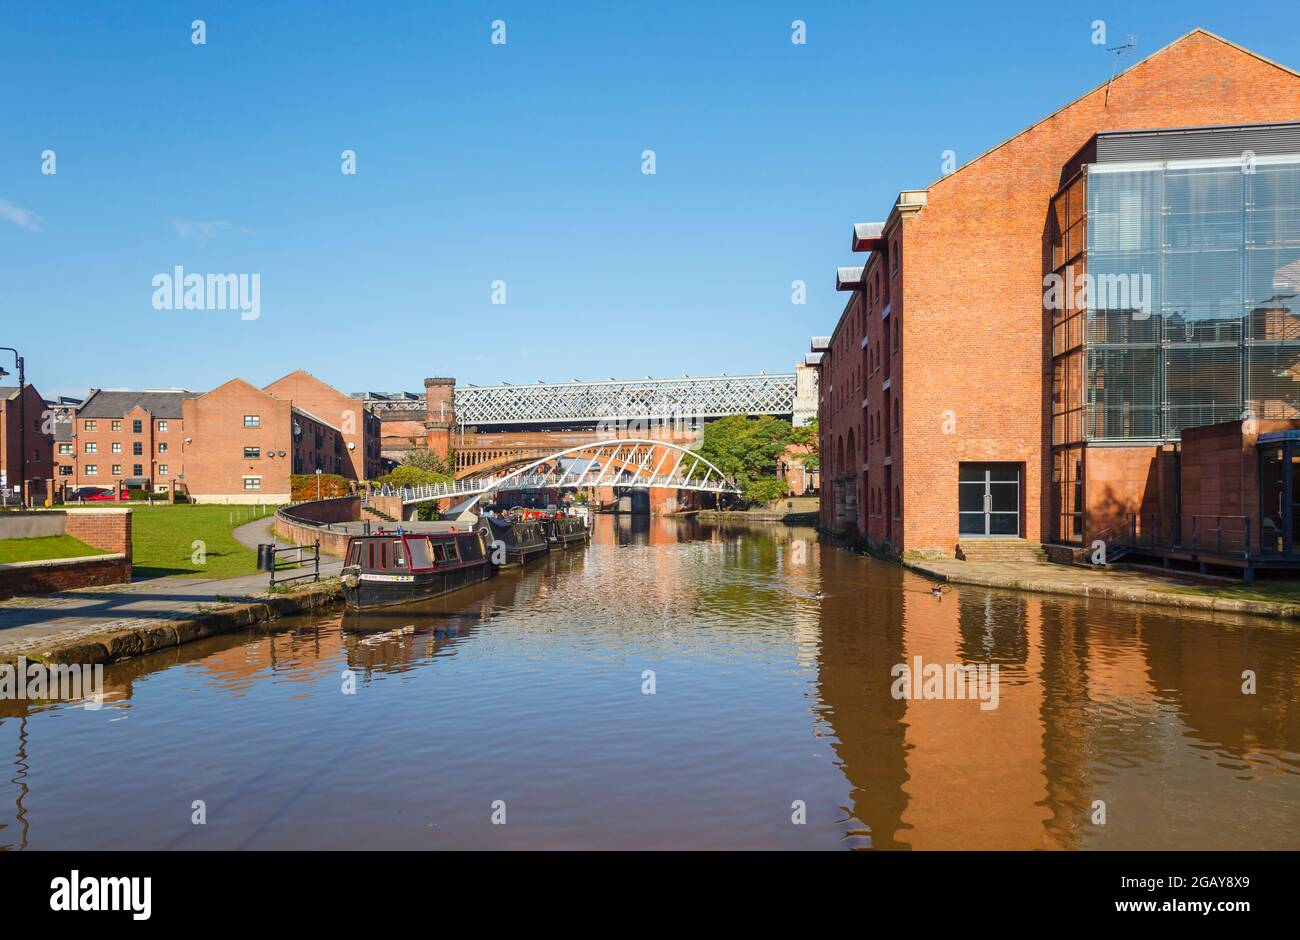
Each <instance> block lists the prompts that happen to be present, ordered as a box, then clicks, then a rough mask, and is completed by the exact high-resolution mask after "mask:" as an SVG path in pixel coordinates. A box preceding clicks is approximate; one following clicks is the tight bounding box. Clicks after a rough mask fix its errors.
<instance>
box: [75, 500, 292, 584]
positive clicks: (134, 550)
mask: <svg viewBox="0 0 1300 940" xmlns="http://www.w3.org/2000/svg"><path fill="white" fill-rule="evenodd" d="M103 505H111V506H114V507H118V506H125V507H129V508H130V509H131V562H132V569H133V573H134V577H135V578H136V579H140V578H164V577H168V576H170V575H192V576H195V577H198V576H203V577H207V578H234V577H238V576H239V575H244V574H252V573H253V572H255V571H256V570H257V552H255V551H253V550H252V549H249V548H245V547H244V546H243V545H240V544H239V542H237V541H235V537H234V536H233V535H232V534H231V532H232V530H233V529H236V528H238V527H239V526H241V525H244V524H245V523H248V522H254V521H256V520H257V519H259V518H262V517H261V516H259V515H257V512H258V509H259V507H255V506H220V505H202V506H194V505H189V504H185V503H179V504H177V505H174V506H169V505H159V506H149V505H145V504H138V503H136V504H131V503H111V504H103ZM66 508H67V509H68V510H69V511H71V512H76V511H77V510H76V508H75V507H71V506H70V507H66ZM260 508H261V511H262V513H263V514H264V515H266V516H269V515H271V514H273V513H274V512H275V507H273V506H266V507H260Z"/></svg>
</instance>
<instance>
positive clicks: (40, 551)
mask: <svg viewBox="0 0 1300 940" xmlns="http://www.w3.org/2000/svg"><path fill="white" fill-rule="evenodd" d="M103 554H105V552H104V550H103V549H102V548H95V547H93V546H91V545H87V544H86V543H85V542H81V541H78V540H77V539H74V538H73V537H72V536H70V535H47V536H44V537H42V538H36V539H0V564H3V565H7V564H9V563H11V562H15V561H45V560H47V559H53V558H82V557H84V556H86V555H103Z"/></svg>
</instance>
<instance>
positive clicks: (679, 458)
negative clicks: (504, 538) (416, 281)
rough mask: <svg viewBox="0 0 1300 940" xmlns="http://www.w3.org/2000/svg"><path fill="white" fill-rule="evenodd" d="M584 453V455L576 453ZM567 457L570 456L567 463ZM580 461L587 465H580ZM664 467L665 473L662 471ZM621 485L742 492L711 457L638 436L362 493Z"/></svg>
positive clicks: (431, 496)
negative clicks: (446, 479)
mask: <svg viewBox="0 0 1300 940" xmlns="http://www.w3.org/2000/svg"><path fill="white" fill-rule="evenodd" d="M579 454H581V455H582V456H581V457H575V456H574V455H579ZM563 457H572V458H573V459H571V460H570V461H569V463H568V465H567V466H566V465H565V464H564V463H562V462H561V458H563ZM578 464H583V466H582V468H581V469H577V468H576V467H577V465H578ZM664 470H666V471H667V472H661V471H664ZM600 486H621V487H634V488H636V489H649V488H651V487H662V488H665V489H677V490H695V491H698V492H705V493H718V494H723V493H726V494H739V493H740V488H739V487H738V486H737V485H736V484H735V483H734V482H733V481H732V480H731V479H730V478H729V477H727V476H726V475H725V474H724V473H723V472H722V471H721V470H719V469H718V468H717V467H715V466H714V465H713V464H712V463H710V462H709V461H708V460H706V459H704V458H703V457H701V456H700V455H699V454H697V453H694V452H693V451H690V450H688V449H686V448H684V447H681V446H680V445H677V444H674V443H671V442H666V441H653V440H644V439H637V438H624V439H618V440H614V441H604V442H599V443H593V444H581V445H577V446H574V447H570V448H568V449H566V450H562V451H558V452H556V453H554V454H551V455H549V456H547V457H544V458H542V459H540V460H535V461H533V462H532V463H530V464H528V465H527V466H523V467H519V468H518V469H515V470H512V471H510V472H508V473H500V474H493V475H491V476H482V477H468V478H466V479H463V480H456V481H454V482H450V483H434V484H424V485H422V486H403V487H393V486H388V485H386V484H385V485H381V486H380V487H379V488H378V489H377V490H373V489H372V490H371V492H370V493H368V494H366V495H365V496H363V497H362V498H361V504H362V505H363V506H369V505H370V497H371V496H397V497H400V498H401V499H402V502H404V503H413V502H424V501H429V500H436V499H449V498H454V497H457V496H466V497H467V496H474V495H479V494H483V493H489V492H492V491H494V490H497V489H505V488H510V489H580V488H586V487H600Z"/></svg>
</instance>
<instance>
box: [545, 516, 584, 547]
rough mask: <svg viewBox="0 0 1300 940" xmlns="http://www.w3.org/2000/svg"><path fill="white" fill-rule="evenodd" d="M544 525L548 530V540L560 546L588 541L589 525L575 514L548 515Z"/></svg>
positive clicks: (546, 530)
mask: <svg viewBox="0 0 1300 940" xmlns="http://www.w3.org/2000/svg"><path fill="white" fill-rule="evenodd" d="M542 527H543V529H544V531H545V532H546V540H547V541H548V542H550V543H551V544H552V545H558V546H559V547H560V548H568V547H569V546H570V545H577V544H578V543H585V542H586V541H587V526H586V524H585V523H584V522H583V521H582V520H581V519H579V518H577V517H575V516H562V515H558V514H557V515H554V516H548V517H547V518H546V520H545V521H544V522H543V523H542Z"/></svg>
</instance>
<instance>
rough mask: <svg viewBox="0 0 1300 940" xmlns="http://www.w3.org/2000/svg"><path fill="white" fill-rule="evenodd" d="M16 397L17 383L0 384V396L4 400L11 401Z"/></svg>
mask: <svg viewBox="0 0 1300 940" xmlns="http://www.w3.org/2000/svg"><path fill="white" fill-rule="evenodd" d="M17 397H18V386H17V385H0V398H3V399H4V400H5V401H11V400H13V399H14V398H17Z"/></svg>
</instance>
